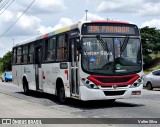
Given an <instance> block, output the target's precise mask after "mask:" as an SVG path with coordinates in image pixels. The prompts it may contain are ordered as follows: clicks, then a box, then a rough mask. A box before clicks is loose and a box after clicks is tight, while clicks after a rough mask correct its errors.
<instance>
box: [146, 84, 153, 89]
mask: <svg viewBox="0 0 160 127" xmlns="http://www.w3.org/2000/svg"><path fill="white" fill-rule="evenodd" d="M146 87H147V90H153V87H152V83H151V82H148V83H147V85H146Z"/></svg>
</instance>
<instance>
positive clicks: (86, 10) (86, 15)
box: [85, 10, 88, 21]
mask: <svg viewBox="0 0 160 127" xmlns="http://www.w3.org/2000/svg"><path fill="white" fill-rule="evenodd" d="M85 11H86V21H87V12H88V10H85Z"/></svg>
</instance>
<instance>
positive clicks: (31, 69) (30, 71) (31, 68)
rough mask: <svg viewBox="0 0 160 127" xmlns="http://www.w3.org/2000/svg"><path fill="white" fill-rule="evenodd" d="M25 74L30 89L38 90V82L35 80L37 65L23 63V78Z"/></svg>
mask: <svg viewBox="0 0 160 127" xmlns="http://www.w3.org/2000/svg"><path fill="white" fill-rule="evenodd" d="M23 76H25V77H26V79H27V81H28V86H29V89H30V90H36V82H35V65H33V64H28V65H22V78H21V80H22V79H23Z"/></svg>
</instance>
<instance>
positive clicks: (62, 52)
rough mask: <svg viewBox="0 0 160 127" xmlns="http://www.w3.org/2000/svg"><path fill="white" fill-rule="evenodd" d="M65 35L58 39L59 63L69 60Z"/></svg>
mask: <svg viewBox="0 0 160 127" xmlns="http://www.w3.org/2000/svg"><path fill="white" fill-rule="evenodd" d="M66 40H67V39H66V38H65V35H61V36H59V37H58V39H57V61H64V60H66V59H67V56H68V50H67V42H66Z"/></svg>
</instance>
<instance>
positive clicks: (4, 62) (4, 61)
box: [0, 51, 12, 78]
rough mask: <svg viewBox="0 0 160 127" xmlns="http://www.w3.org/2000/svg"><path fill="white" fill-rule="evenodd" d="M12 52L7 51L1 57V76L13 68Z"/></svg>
mask: <svg viewBox="0 0 160 127" xmlns="http://www.w3.org/2000/svg"><path fill="white" fill-rule="evenodd" d="M11 61H12V52H11V51H9V52H7V53H6V54H5V55H4V56H3V57H2V58H1V57H0V78H1V76H2V73H3V72H5V71H10V70H12V63H11Z"/></svg>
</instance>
